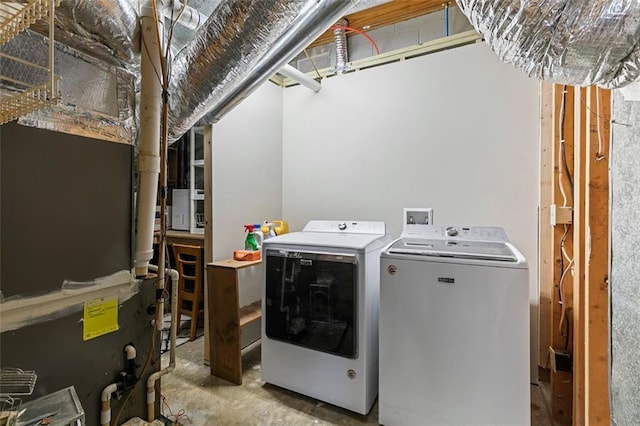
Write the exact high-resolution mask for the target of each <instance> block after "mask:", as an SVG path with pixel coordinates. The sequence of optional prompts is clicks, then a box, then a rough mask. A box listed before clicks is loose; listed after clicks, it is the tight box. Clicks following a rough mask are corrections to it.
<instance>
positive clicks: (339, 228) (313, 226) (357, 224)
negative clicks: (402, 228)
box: [302, 220, 386, 235]
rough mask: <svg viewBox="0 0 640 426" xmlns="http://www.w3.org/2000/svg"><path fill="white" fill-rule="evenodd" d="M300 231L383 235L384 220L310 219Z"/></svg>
mask: <svg viewBox="0 0 640 426" xmlns="http://www.w3.org/2000/svg"><path fill="white" fill-rule="evenodd" d="M302 232H338V233H345V234H379V235H385V232H386V229H385V225H384V222H373V221H358V220H311V221H309V223H307V225H306V226H305V227H304V229H303V230H302Z"/></svg>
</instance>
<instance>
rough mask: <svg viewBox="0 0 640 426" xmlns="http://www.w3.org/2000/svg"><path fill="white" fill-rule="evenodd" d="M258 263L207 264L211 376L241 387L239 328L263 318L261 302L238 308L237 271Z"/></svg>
mask: <svg viewBox="0 0 640 426" xmlns="http://www.w3.org/2000/svg"><path fill="white" fill-rule="evenodd" d="M261 263H262V261H261V260H254V261H238V260H234V259H227V260H222V261H218V262H212V263H208V264H207V307H208V309H209V323H208V324H209V337H210V338H209V358H210V359H209V362H210V368H211V374H212V375H213V376H218V377H220V378H223V379H225V380H228V381H230V382H232V383H235V384H238V385H241V384H242V357H241V354H240V350H241V347H240V335H241V329H240V328H241V327H242V326H243V325H247V324H250V323H252V322H255V321H257V320H259V319H260V318H261V317H262V302H261V301H260V300H258V301H255V302H253V303H251V304H249V305H246V306H240V301H239V294H238V271H239V270H241V269H244V268H248V267H251V266H256V265H260V264H261Z"/></svg>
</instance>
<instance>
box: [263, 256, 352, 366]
mask: <svg viewBox="0 0 640 426" xmlns="http://www.w3.org/2000/svg"><path fill="white" fill-rule="evenodd" d="M357 280H358V264H357V257H356V256H355V255H352V254H321V253H303V252H291V251H286V250H276V249H268V250H267V255H266V303H265V304H266V313H265V321H266V322H265V330H266V334H267V336H268V337H269V338H271V339H276V340H281V341H284V342H287V343H291V344H294V345H299V346H304V347H307V348H310V349H315V350H319V351H323V352H329V353H332V354H335V355H340V356H344V357H348V358H355V357H356V356H357V345H356V342H357V340H356V338H357V336H356V331H357V324H356V318H357V317H356V315H357V309H356V307H357V297H356V289H357V282H358V281H357Z"/></svg>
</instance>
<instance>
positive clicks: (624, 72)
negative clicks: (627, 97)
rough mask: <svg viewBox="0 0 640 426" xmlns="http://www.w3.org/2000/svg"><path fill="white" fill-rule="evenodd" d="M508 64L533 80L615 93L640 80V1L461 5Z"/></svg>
mask: <svg viewBox="0 0 640 426" xmlns="http://www.w3.org/2000/svg"><path fill="white" fill-rule="evenodd" d="M457 3H458V5H459V6H460V9H461V10H462V11H463V12H464V14H465V15H466V16H467V18H469V21H470V22H471V24H472V25H473V26H474V27H475V29H476V30H477V31H478V32H479V33H480V34H481V35H482V36H483V37H484V38H485V40H486V42H487V43H488V44H489V46H490V47H491V49H492V50H493V51H494V52H495V53H496V54H497V55H498V57H499V58H500V59H501V60H503V61H504V62H507V63H511V64H514V65H515V66H516V67H517V68H519V69H521V70H522V71H524V72H526V73H527V74H528V75H529V76H530V77H533V78H537V79H541V80H546V81H552V82H556V83H560V84H571V85H576V86H588V85H592V84H595V85H598V86H601V87H605V88H616V87H621V86H624V85H625V84H628V83H631V82H632V81H634V80H635V79H636V78H638V76H639V75H640V2H639V1H638V0H609V1H604V0H598V1H582V0H457Z"/></svg>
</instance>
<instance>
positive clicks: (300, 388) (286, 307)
mask: <svg viewBox="0 0 640 426" xmlns="http://www.w3.org/2000/svg"><path fill="white" fill-rule="evenodd" d="M388 242H389V239H388V238H387V237H386V231H385V225H384V223H383V222H358V221H311V222H309V223H308V224H307V225H306V226H305V228H304V229H303V231H302V232H294V233H289V234H284V235H281V236H278V237H274V238H270V239H268V240H266V241H265V242H264V245H263V267H264V274H263V275H264V286H263V291H264V294H263V298H262V301H263V302H262V312H263V322H262V380H263V381H265V382H268V383H272V384H274V385H277V386H281V387H283V388H286V389H290V390H293V391H295V392H299V393H301V394H305V395H308V396H311V397H313V398H317V399H319V400H322V401H325V402H328V403H331V404H333V405H337V406H339V407H343V408H346V409H348V410H351V411H355V412H357V413H360V414H367V413H368V412H369V410H370V409H371V406H372V405H373V402H374V401H375V399H376V396H377V394H378V301H379V283H380V275H379V274H380V250H381V249H382V247H384V246H385V245H386V244H387V243H388Z"/></svg>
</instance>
